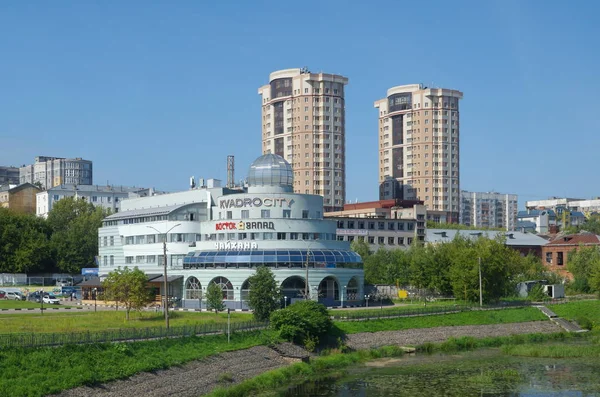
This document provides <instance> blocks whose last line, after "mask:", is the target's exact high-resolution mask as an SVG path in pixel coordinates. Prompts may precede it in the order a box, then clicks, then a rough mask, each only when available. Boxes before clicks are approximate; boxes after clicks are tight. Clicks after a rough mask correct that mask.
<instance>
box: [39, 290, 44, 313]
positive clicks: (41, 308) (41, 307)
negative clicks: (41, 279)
mask: <svg viewBox="0 0 600 397" xmlns="http://www.w3.org/2000/svg"><path fill="white" fill-rule="evenodd" d="M40 305H41V306H40V312H41V313H42V316H43V315H44V290H43V289H42V290H40Z"/></svg>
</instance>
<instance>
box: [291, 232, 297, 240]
mask: <svg viewBox="0 0 600 397" xmlns="http://www.w3.org/2000/svg"><path fill="white" fill-rule="evenodd" d="M290 240H298V233H290Z"/></svg>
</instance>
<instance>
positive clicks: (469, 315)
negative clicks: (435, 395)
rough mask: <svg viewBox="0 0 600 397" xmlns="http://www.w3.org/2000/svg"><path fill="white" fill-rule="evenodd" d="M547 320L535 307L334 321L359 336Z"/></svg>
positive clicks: (348, 331)
mask: <svg viewBox="0 0 600 397" xmlns="http://www.w3.org/2000/svg"><path fill="white" fill-rule="evenodd" d="M547 319H548V318H547V317H546V316H544V315H543V314H542V312H540V311H539V310H538V309H536V308H534V307H522V308H516V309H502V310H484V311H478V310H477V311H469V312H462V313H452V314H440V315H431V316H421V317H404V318H394V319H385V320H366V321H348V322H342V321H336V322H335V324H336V326H337V327H338V328H339V329H340V330H342V331H343V332H345V333H347V334H355V333H358V332H377V331H397V330H403V329H411V328H433V327H443V326H456V325H482V324H503V323H521V322H527V321H539V320H547Z"/></svg>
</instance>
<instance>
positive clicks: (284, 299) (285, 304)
mask: <svg viewBox="0 0 600 397" xmlns="http://www.w3.org/2000/svg"><path fill="white" fill-rule="evenodd" d="M283 308H284V309H286V308H287V296H284V297H283Z"/></svg>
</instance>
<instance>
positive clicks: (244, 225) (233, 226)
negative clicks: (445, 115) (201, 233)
mask: <svg viewBox="0 0 600 397" xmlns="http://www.w3.org/2000/svg"><path fill="white" fill-rule="evenodd" d="M258 229H268V230H275V223H274V222H218V223H216V224H215V230H258Z"/></svg>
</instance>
